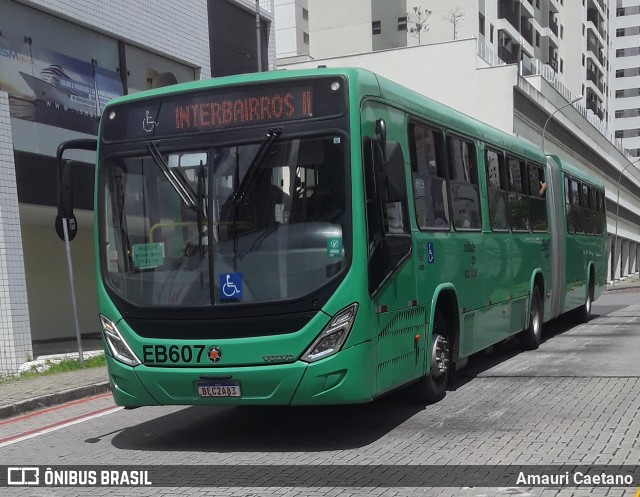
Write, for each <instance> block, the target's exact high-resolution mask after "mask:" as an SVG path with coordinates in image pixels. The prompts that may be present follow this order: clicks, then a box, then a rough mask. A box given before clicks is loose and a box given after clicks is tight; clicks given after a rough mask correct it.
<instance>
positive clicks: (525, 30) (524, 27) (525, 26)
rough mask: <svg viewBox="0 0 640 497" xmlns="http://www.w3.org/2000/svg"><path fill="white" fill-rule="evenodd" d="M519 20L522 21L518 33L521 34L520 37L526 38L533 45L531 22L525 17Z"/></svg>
mask: <svg viewBox="0 0 640 497" xmlns="http://www.w3.org/2000/svg"><path fill="white" fill-rule="evenodd" d="M520 20H521V21H522V23H521V28H520V33H521V34H522V37H523V38H524V39H525V40H527V41H528V42H529V44H530V45H531V46H533V27H531V23H530V22H529V19H527V18H526V17H522V18H521V19H520Z"/></svg>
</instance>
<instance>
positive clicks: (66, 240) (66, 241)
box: [62, 218, 84, 366]
mask: <svg viewBox="0 0 640 497" xmlns="http://www.w3.org/2000/svg"><path fill="white" fill-rule="evenodd" d="M68 221H69V219H68V218H63V219H62V230H63V232H64V246H65V249H66V251H67V269H68V273H69V288H70V289H71V305H72V307H73V321H74V323H75V326H76V340H77V341H78V357H79V358H80V365H81V366H82V365H83V363H84V357H83V356H82V339H81V338H80V323H79V322H78V304H77V303H76V290H75V287H74V285H73V265H72V264H71V244H70V243H69V231H68V229H67V222H68Z"/></svg>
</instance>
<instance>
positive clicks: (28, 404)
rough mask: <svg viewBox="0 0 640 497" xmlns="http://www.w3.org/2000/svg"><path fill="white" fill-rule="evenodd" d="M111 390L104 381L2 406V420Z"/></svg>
mask: <svg viewBox="0 0 640 497" xmlns="http://www.w3.org/2000/svg"><path fill="white" fill-rule="evenodd" d="M109 390H110V388H109V382H108V381H104V382H100V383H96V384H94V385H87V386H84V387H78V388H71V389H69V390H63V391H62V392H56V393H52V394H49V395H42V396H40V397H34V398H32V399H28V400H21V401H18V402H15V403H13V404H8V405H4V406H0V419H5V418H11V417H14V416H19V415H20V414H24V413H27V412H30V411H35V410H37V409H42V408H45V407H51V406H55V405H59V404H64V403H65V402H71V401H72V400H78V399H81V398H83V397H90V396H91V395H98V394H101V393H104V392H108V391H109Z"/></svg>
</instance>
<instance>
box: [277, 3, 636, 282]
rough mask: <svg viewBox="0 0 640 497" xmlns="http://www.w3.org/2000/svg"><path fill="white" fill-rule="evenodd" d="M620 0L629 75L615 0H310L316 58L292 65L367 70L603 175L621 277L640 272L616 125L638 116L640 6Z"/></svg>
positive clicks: (613, 272)
mask: <svg viewBox="0 0 640 497" xmlns="http://www.w3.org/2000/svg"><path fill="white" fill-rule="evenodd" d="M618 2H619V3H618V6H617V7H618V8H617V12H618V14H619V15H621V13H622V12H624V14H625V16H626V17H629V20H628V21H626V22H627V23H628V24H627V25H626V26H625V31H624V33H625V37H624V38H628V40H629V41H628V43H627V42H625V45H624V46H620V47H618V48H617V50H618V54H620V50H621V49H622V50H624V52H622V53H623V54H625V59H626V61H628V63H627V65H626V66H625V69H624V70H625V71H627V72H626V73H622V74H625V77H621V76H620V74H621V73H620V69H619V68H618V76H620V77H618V78H616V77H615V76H616V73H615V70H614V61H619V60H620V59H621V57H617V58H616V57H615V55H616V52H615V50H616V49H614V46H613V44H614V40H618V41H619V40H620V38H623V37H621V36H618V37H615V36H614V32H613V30H614V29H615V28H614V26H615V21H614V19H616V17H615V14H616V6H615V3H614V2H613V0H454V1H451V2H449V1H448V2H431V3H430V4H429V3H426V2H425V3H421V2H419V1H416V0H399V1H398V2H384V1H383V0H352V1H350V2H349V3H348V5H343V4H342V3H339V2H338V1H337V0H308V6H309V12H308V15H309V35H310V59H311V60H310V61H307V62H297V63H293V64H289V65H287V66H286V67H288V68H291V69H294V68H303V67H312V66H315V65H326V66H328V67H332V66H338V67H339V66H348V65H353V66H358V67H365V68H369V69H371V70H373V71H376V72H378V73H380V74H382V75H383V76H386V77H388V78H390V79H393V80H395V81H398V82H399V83H401V84H403V85H405V86H407V87H409V88H412V89H414V90H415V91H417V92H419V93H422V94H424V95H427V96H430V97H431V98H434V99H435V100H438V101H440V102H443V103H445V104H446V105H449V106H451V107H453V108H456V109H458V110H461V111H462V112H465V113H467V114H469V115H471V116H473V117H475V118H477V119H480V120H482V121H484V122H486V123H489V124H491V125H492V126H494V127H496V128H499V129H502V130H504V131H506V132H509V133H513V134H514V135H516V136H518V137H520V138H522V139H524V140H527V141H529V142H531V143H534V144H536V145H541V146H543V147H544V149H545V152H546V153H549V154H557V155H560V156H561V157H562V158H563V159H565V160H567V161H568V162H570V163H572V164H575V165H576V166H578V167H580V168H583V169H585V170H587V171H592V172H594V173H595V174H598V175H600V176H602V177H603V178H604V181H605V185H606V192H607V209H608V220H607V221H608V232H609V241H610V262H611V265H610V271H609V275H608V279H609V281H615V280H617V279H619V278H621V277H624V276H626V275H628V274H631V273H636V272H638V269H639V268H640V262H639V261H640V208H639V206H640V181H639V178H640V172H638V170H637V169H636V168H634V167H631V166H632V165H633V164H632V162H631V160H632V159H633V156H632V155H631V154H629V153H628V151H626V150H624V148H623V147H622V143H621V140H619V139H617V138H616V135H614V133H613V131H614V128H613V125H612V123H613V120H614V116H615V115H620V112H621V111H622V115H625V116H626V115H628V116H631V115H633V116H638V117H639V120H640V111H638V109H640V93H638V91H637V88H638V87H640V84H638V83H639V82H640V73H639V72H638V69H637V68H638V67H640V52H638V49H637V46H638V45H639V43H638V41H637V39H633V40H632V38H631V37H632V36H634V35H635V33H636V32H637V33H638V36H639V37H640V29H639V28H638V26H640V22H638V21H637V19H640V7H639V6H640V0H618ZM620 2H629V3H630V4H631V3H633V4H635V5H623V6H621V5H620ZM392 4H393V5H392ZM627 7H628V8H627ZM621 8H624V9H625V10H624V11H621V10H620V9H621ZM338 12H339V15H338V14H337V13H338ZM632 15H633V16H636V15H637V17H635V19H636V21H633V20H631V16H632ZM618 19H619V17H618ZM276 22H277V20H276ZM626 28H629V30H628V31H626ZM618 29H620V27H619V28H618ZM618 33H621V32H620V31H618ZM635 54H637V55H638V58H637V59H633V57H634V55H635ZM279 65H280V64H279ZM634 71H635V72H634ZM636 75H637V76H636ZM634 77H635V79H634ZM622 81H624V82H625V88H624V89H623V87H621V86H620V85H621V82H622ZM616 83H617V86H616ZM621 90H622V91H623V92H625V94H628V97H627V98H625V99H620V98H618V99H616V98H615V93H616V92H618V93H620V91H621ZM636 95H637V98H632V96H636ZM577 97H581V100H580V101H577V102H576V98H577ZM622 100H626V101H625V105H627V107H625V108H624V109H623V108H622V107H620V102H621V101H622ZM614 102H617V104H616V105H618V107H616V109H615V112H614ZM630 118H631V117H629V118H627V119H630ZM627 127H628V128H633V132H625V135H633V136H638V135H639V134H640V133H639V132H638V131H637V129H638V128H640V125H632V124H629V125H628V126H625V128H627ZM621 130H622V128H618V135H619V134H620V132H621ZM545 138H546V139H545ZM627 146H628V145H627ZM636 147H640V140H639V141H638V145H636ZM634 155H637V153H636V154H634ZM638 165H640V162H639V163H638Z"/></svg>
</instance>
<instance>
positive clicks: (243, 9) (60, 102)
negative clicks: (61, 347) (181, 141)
mask: <svg viewBox="0 0 640 497" xmlns="http://www.w3.org/2000/svg"><path fill="white" fill-rule="evenodd" d="M211 4H214V5H215V8H213V7H212V5H211ZM223 4H224V5H223ZM125 7H126V15H123V8H125ZM258 10H259V15H260V18H261V20H263V22H262V23H261V24H262V31H261V32H262V34H263V39H262V40H261V41H262V47H263V50H264V51H263V55H264V57H263V69H265V70H266V69H273V68H275V43H274V42H273V40H274V38H275V33H274V30H273V29H272V28H273V10H274V9H273V0H262V2H261V3H260V4H259V9H258ZM0 12H2V16H0V194H1V198H0V374H12V373H15V372H16V371H17V369H18V367H19V365H20V364H21V363H23V362H25V361H26V360H27V359H28V358H29V357H32V356H33V355H34V354H33V352H34V349H33V344H34V342H35V343H39V342H46V341H57V340H66V339H72V340H73V339H74V338H75V326H74V318H73V312H72V300H71V293H70V290H69V280H68V277H67V263H66V254H65V248H64V243H63V242H62V241H61V240H60V239H58V237H57V236H56V233H55V230H54V219H55V217H56V214H57V209H56V205H57V192H56V184H57V165H56V160H55V155H56V149H57V146H58V145H59V144H60V143H61V142H63V141H65V140H69V139H75V138H94V137H95V136H96V133H97V127H98V122H99V118H100V113H101V110H102V108H104V105H105V104H106V102H107V101H108V100H109V99H110V98H112V97H115V96H119V95H123V94H129V93H135V92H138V91H142V90H145V89H150V88H156V87H159V86H165V85H168V84H174V83H180V82H188V81H194V80H198V79H204V78H209V77H211V75H212V73H213V69H214V68H215V70H216V75H219V74H221V73H222V72H226V73H233V72H247V71H255V70H257V64H256V63H255V60H256V58H257V57H256V54H257V43H256V42H257V38H256V37H257V34H256V3H255V2H252V1H249V0H215V1H213V2H210V3H208V2H207V0H197V1H192V2H172V1H169V0H158V1H156V2H153V3H148V2H146V3H145V2H136V1H133V0H127V1H125V2H117V3H113V2H100V1H98V0H86V1H79V0H70V1H67V2H58V1H53V0H24V1H20V2H16V1H13V0H0ZM230 16H233V18H231V17H230ZM225 17H226V21H225ZM231 21H234V22H235V21H237V23H236V25H235V27H234V36H235V37H236V38H242V39H243V40H245V41H247V40H248V41H247V44H246V45H243V46H241V49H244V47H245V46H246V47H247V52H246V53H243V57H237V55H233V54H230V52H229V45H228V44H226V45H225V43H224V40H222V41H221V42H219V43H214V44H212V45H211V50H210V46H209V44H210V32H211V31H212V30H215V29H216V28H217V29H221V28H220V27H219V26H221V25H227V26H229V25H233V23H232V22H231ZM212 27H213V28H212ZM232 48H233V47H232ZM251 50H253V52H251ZM251 56H253V61H252V60H251ZM234 59H242V60H243V62H244V64H236V65H234V64H233V62H234ZM70 157H71V158H72V159H73V160H74V161H76V162H75V164H74V197H75V199H74V201H75V205H76V207H77V209H76V216H77V218H78V226H79V229H78V233H77V235H76V237H75V239H74V240H73V242H72V243H71V255H72V263H73V271H74V276H75V278H74V280H75V289H76V292H75V293H76V299H77V304H78V305H77V308H78V321H79V331H80V333H82V334H83V335H94V334H96V333H97V332H98V330H99V324H98V315H97V301H96V290H95V261H94V246H93V245H94V243H93V240H94V238H93V185H94V169H95V165H94V163H95V154H92V153H80V152H77V153H75V155H70Z"/></svg>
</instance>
